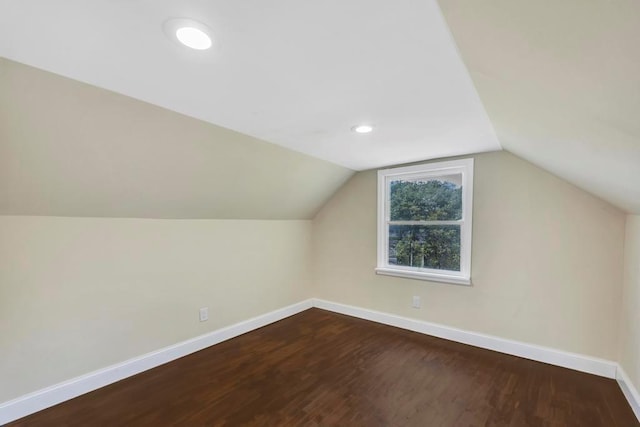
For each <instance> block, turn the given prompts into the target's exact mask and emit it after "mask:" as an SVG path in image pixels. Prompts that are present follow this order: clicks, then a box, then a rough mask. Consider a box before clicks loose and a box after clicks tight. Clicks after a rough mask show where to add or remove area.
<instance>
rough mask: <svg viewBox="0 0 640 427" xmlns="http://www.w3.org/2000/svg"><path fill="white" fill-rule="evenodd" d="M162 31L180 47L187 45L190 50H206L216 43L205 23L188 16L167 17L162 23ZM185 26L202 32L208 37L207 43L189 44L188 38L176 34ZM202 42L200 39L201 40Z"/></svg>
mask: <svg viewBox="0 0 640 427" xmlns="http://www.w3.org/2000/svg"><path fill="white" fill-rule="evenodd" d="M162 27H163V30H164V33H165V34H166V36H167V37H168V38H169V39H170V40H172V41H174V42H176V43H177V44H178V45H180V47H187V48H189V50H191V51H196V52H207V51H209V50H211V49H212V48H213V47H214V46H215V45H216V39H215V37H214V35H213V31H211V28H209V27H208V26H207V25H205V24H203V23H202V22H199V21H196V20H195V19H190V18H170V19H167V20H166V21H165V22H164V24H163V25H162ZM187 28H192V29H195V30H197V31H198V32H200V33H203V34H204V35H205V36H207V37H208V38H209V43H204V44H190V43H189V41H188V40H186V39H184V38H181V37H179V36H178V31H181V30H183V33H184V29H187ZM201 42H202V41H201Z"/></svg>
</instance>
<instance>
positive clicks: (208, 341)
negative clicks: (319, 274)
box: [0, 299, 313, 425]
mask: <svg viewBox="0 0 640 427" xmlns="http://www.w3.org/2000/svg"><path fill="white" fill-rule="evenodd" d="M312 306H313V301H312V300H311V299H309V300H306V301H302V302H299V303H297V304H293V305H290V306H288V307H284V308H281V309H279V310H275V311H272V312H269V313H266V314H263V315H260V316H257V317H254V318H252V319H249V320H245V321H243V322H239V323H236V324H234V325H231V326H228V327H226V328H222V329H218V330H216V331H213V332H210V333H208V334H205V335H201V336H199V337H195V338H192V339H190V340H187V341H183V342H181V343H178V344H175V345H172V346H169V347H165V348H163V349H160V350H157V351H154V352H151V353H147V354H145V355H142V356H139V357H135V358H133V359H129V360H126V361H124V362H122V363H118V364H116V365H112V366H109V367H106V368H103V369H100V370H98V371H94V372H91V373H88V374H86V375H82V376H79V377H76V378H73V379H71V380H68V381H64V382H62V383H59V384H55V385H53V386H51V387H47V388H44V389H42V390H38V391H35V392H33V393H29V394H26V395H24V396H21V397H18V398H16V399H13V400H10V401H8V402H4V403H0V425H2V424H5V423H8V422H11V421H14V420H17V419H18V418H22V417H24V416H27V415H29V414H32V413H34V412H38V411H41V410H43V409H46V408H49V407H51V406H53V405H57V404H58V403H61V402H64V401H65V400H69V399H73V398H74V397H77V396H80V395H81V394H85V393H89V392H90V391H93V390H96V389H98V388H100V387H104V386H106V385H109V384H112V383H115V382H116V381H120V380H122V379H124V378H127V377H130V376H132V375H135V374H139V373H140V372H143V371H146V370H149V369H151V368H155V367H156V366H160V365H163V364H165V363H167V362H171V361H172V360H175V359H178V358H180V357H183V356H186V355H188V354H191V353H194V352H196V351H199V350H202V349H204V348H207V347H210V346H212V345H214V344H218V343H220V342H222V341H226V340H228V339H230V338H234V337H237V336H238V335H242V334H244V333H247V332H250V331H252V330H254V329H258V328H261V327H263V326H266V325H268V324H270V323H273V322H277V321H278V320H282V319H284V318H286V317H289V316H292V315H294V314H297V313H300V312H301V311H304V310H307V309H309V308H311V307H312Z"/></svg>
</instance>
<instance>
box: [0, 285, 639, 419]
mask: <svg viewBox="0 0 640 427" xmlns="http://www.w3.org/2000/svg"><path fill="white" fill-rule="evenodd" d="M311 307H317V308H321V309H324V310H329V311H333V312H336V313H341V314H346V315H348V316H352V317H358V318H361V319H365V320H371V321H373V322H377V323H382V324H385V325H390V326H395V327H398V328H402V329H407V330H410V331H414V332H419V333H422V334H426V335H431V336H435V337H438V338H444V339H447V340H450V341H456V342H460V343H463V344H469V345H472V346H475V347H481V348H485V349H488V350H493V351H498V352H500V353H506V354H511V355H514V356H519V357H523V358H526V359H531V360H535V361H538V362H544V363H549V364H551V365H556V366H562V367H565V368H569V369H574V370H577V371H582V372H587V373H590V374H595V375H599V376H602V377H607V378H612V379H616V380H617V381H618V383H619V384H620V387H621V388H622V391H623V393H624V395H625V397H626V398H627V400H628V401H629V403H630V404H631V407H632V408H633V411H634V412H635V414H636V416H638V419H640V397H639V395H638V391H637V390H636V389H635V387H634V386H633V384H632V383H631V381H630V380H629V378H628V377H627V375H626V374H625V373H624V371H623V370H622V368H620V367H619V366H618V364H617V363H616V362H612V361H610V360H604V359H598V358H594V357H590V356H585V355H581V354H576V353H569V352H564V351H560V350H556V349H552V348H548V347H542V346H538V345H534V344H527V343H523V342H519V341H512V340H508V339H504V338H499V337H495V336H491V335H485V334H480V333H476V332H470V331H466V330H462V329H457V328H452V327H449V326H444V325H439V324H436V323H430V322H426V321H422V320H417V319H410V318H407V317H402V316H397V315H394V314H389V313H383V312H379V311H374V310H369V309H365V308H360V307H354V306H350V305H345V304H340V303H335V302H330V301H325V300H322V299H317V298H316V299H309V300H306V301H302V302H299V303H297V304H293V305H290V306H288V307H284V308H281V309H279V310H275V311H272V312H269V313H266V314H263V315H261V316H257V317H254V318H252V319H249V320H246V321H243V322H239V323H236V324H234V325H231V326H228V327H226V328H222V329H218V330H216V331H213V332H210V333H208V334H205V335H201V336H199V337H195V338H192V339H190V340H187V341H184V342H181V343H178V344H175V345H172V346H169V347H166V348H163V349H160V350H157V351H154V352H151V353H147V354H145V355H142V356H139V357H136V358H133V359H129V360H127V361H124V362H122V363H119V364H116V365H112V366H109V367H106V368H104V369H100V370H98V371H94V372H91V373H88V374H86V375H82V376H79V377H77V378H73V379H71V380H68V381H64V382H62V383H59V384H56V385H53V386H51V387H47V388H44V389H42V390H38V391H36V392H33V393H29V394H26V395H24V396H21V397H18V398H16V399H13V400H10V401H8V402H4V403H0V425H2V424H5V423H8V422H11V421H13V420H16V419H18V418H22V417H24V416H27V415H29V414H32V413H34V412H38V411H41V410H43V409H46V408H48V407H51V406H53V405H57V404H58V403H61V402H64V401H66V400H69V399H73V398H74V397H77V396H80V395H82V394H85V393H88V392H90V391H93V390H96V389H98V388H100V387H104V386H106V385H109V384H112V383H114V382H117V381H120V380H122V379H124V378H127V377H130V376H132V375H135V374H138V373H140V372H144V371H146V370H148V369H151V368H155V367H157V366H160V365H163V364H165V363H167V362H170V361H172V360H175V359H178V358H180V357H183V356H186V355H188V354H191V353H194V352H196V351H199V350H202V349H204V348H207V347H210V346H212V345H214V344H218V343H220V342H223V341H226V340H228V339H231V338H234V337H236V336H238V335H242V334H244V333H247V332H250V331H252V330H254V329H258V328H261V327H263V326H266V325H268V324H270V323H273V322H277V321H278V320H282V319H284V318H286V317H289V316H292V315H294V314H297V313H300V312H302V311H304V310H307V309H309V308H311Z"/></svg>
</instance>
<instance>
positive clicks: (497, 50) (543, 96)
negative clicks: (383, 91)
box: [440, 0, 640, 214]
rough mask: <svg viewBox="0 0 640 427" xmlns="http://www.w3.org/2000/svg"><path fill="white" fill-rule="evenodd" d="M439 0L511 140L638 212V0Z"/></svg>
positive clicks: (499, 128)
mask: <svg viewBox="0 0 640 427" xmlns="http://www.w3.org/2000/svg"><path fill="white" fill-rule="evenodd" d="M440 5H441V8H442V10H443V13H444V15H445V18H446V20H447V22H448V24H449V26H450V28H451V31H452V33H453V36H454V38H455V40H456V43H457V45H458V47H459V49H460V52H461V55H462V57H463V59H464V61H465V63H466V65H467V68H468V69H469V71H470V74H471V77H472V79H473V81H474V83H475V86H476V89H477V90H478V93H479V94H480V98H481V99H482V101H483V103H484V106H485V108H486V110H487V113H488V114H489V117H490V119H491V122H492V123H493V125H494V128H495V130H496V133H497V134H498V138H499V140H500V142H501V144H502V146H503V148H505V149H507V150H509V151H511V152H513V153H515V154H517V155H519V156H521V157H523V158H525V159H527V160H529V161H531V162H532V163H535V164H536V165H538V166H540V167H542V168H544V169H547V170H549V171H551V172H552V173H554V174H556V175H558V176H560V177H562V178H564V179H566V180H568V181H569V182H572V183H574V184H575V185H577V186H579V187H582V188H584V189H586V190H588V191H591V192H592V193H594V194H596V195H598V196H600V197H602V198H603V199H605V200H608V201H609V202H611V203H613V204H614V205H617V206H619V207H622V208H623V209H625V210H627V211H628V212H632V213H636V214H637V213H640V47H639V43H640V1H637V0H617V1H581V0H569V1H560V2H558V1H553V0H542V1H512V0H488V1H467V0H440Z"/></svg>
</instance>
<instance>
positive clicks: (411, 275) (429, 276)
mask: <svg viewBox="0 0 640 427" xmlns="http://www.w3.org/2000/svg"><path fill="white" fill-rule="evenodd" d="M376 274H382V275H384V276H396V277H403V278H405V279H416V280H427V281H429V282H442V283H453V284H455V285H467V286H471V279H468V278H466V277H459V276H451V275H447V274H433V273H425V272H422V271H408V270H398V269H394V268H384V267H378V268H376Z"/></svg>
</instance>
